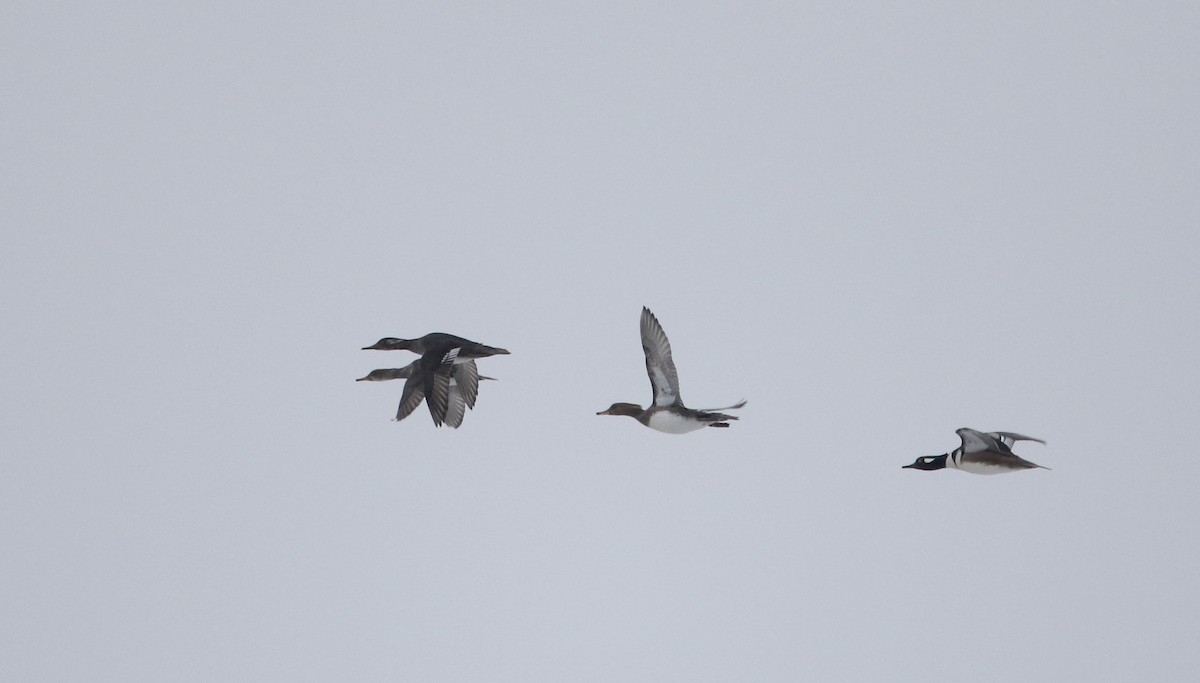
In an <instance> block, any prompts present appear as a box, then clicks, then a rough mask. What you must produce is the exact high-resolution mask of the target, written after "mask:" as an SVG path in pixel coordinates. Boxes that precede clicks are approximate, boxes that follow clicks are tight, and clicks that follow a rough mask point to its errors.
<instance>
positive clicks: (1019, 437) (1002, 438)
mask: <svg viewBox="0 0 1200 683" xmlns="http://www.w3.org/2000/svg"><path fill="white" fill-rule="evenodd" d="M987 435H988V436H990V437H992V438H993V439H996V440H997V441H999V442H1000V443H1001V444H1003V445H1004V448H1005V450H1007V451H1009V452H1011V451H1012V447H1013V444H1015V443H1016V442H1018V441H1036V442H1038V443H1046V442H1045V441H1042V440H1041V439H1038V438H1035V437H1032V436H1025V435H1023V434H1014V433H1012V432H988V433H987Z"/></svg>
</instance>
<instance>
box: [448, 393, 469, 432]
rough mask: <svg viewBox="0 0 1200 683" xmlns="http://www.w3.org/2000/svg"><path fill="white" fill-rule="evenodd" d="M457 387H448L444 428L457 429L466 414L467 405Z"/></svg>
mask: <svg viewBox="0 0 1200 683" xmlns="http://www.w3.org/2000/svg"><path fill="white" fill-rule="evenodd" d="M463 398H464V397H463V394H462V392H461V391H459V390H458V387H457V386H452V387H450V405H449V406H447V407H446V426H448V427H453V428H454V429H458V428H459V427H461V426H462V423H463V417H465V416H466V414H467V403H466V401H464V400H463Z"/></svg>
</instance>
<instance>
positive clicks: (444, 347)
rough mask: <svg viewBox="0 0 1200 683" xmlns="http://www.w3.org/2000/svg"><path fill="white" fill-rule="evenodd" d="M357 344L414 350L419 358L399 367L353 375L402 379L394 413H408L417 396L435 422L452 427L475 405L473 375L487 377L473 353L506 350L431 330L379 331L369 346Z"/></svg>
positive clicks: (492, 353)
mask: <svg viewBox="0 0 1200 683" xmlns="http://www.w3.org/2000/svg"><path fill="white" fill-rule="evenodd" d="M363 350H364V351H401V350H407V351H412V352H414V353H418V354H420V355H421V357H420V358H418V359H416V360H415V361H413V362H411V363H409V364H408V365H405V366H404V367H402V368H383V369H380V370H372V371H371V372H370V373H368V374H367V376H366V377H359V378H358V379H357V380H355V381H358V382H384V381H387V380H392V379H405V380H406V381H405V382H404V391H402V392H401V393H400V407H399V409H397V410H396V419H397V420H403V419H404V418H406V417H408V416H409V414H410V413H412V411H414V410H416V409H417V406H419V405H421V401H425V403H426V404H427V405H428V406H429V414H430V415H431V416H433V424H435V425H437V426H438V427H441V426H442V423H443V422H444V423H445V424H447V425H449V426H451V427H453V428H455V429H458V427H460V426H461V425H462V422H463V418H464V417H466V413H467V409H468V408H474V407H475V399H476V398H477V397H478V395H479V380H482V379H493V378H492V377H485V376H483V375H480V374H479V368H478V367H477V366H476V365H475V359H476V358H487V357H488V356H496V355H508V351H506V350H505V349H501V348H497V347H494V346H486V345H484V344H480V343H479V342H473V341H471V340H469V339H463V338H462V337H456V336H454V335H452V334H445V333H444V332H431V333H430V334H427V335H425V336H424V337H420V338H418V339H399V338H396V337H384V338H383V339H380V340H379V341H377V342H375V343H374V344H372V345H370V346H364V347H363Z"/></svg>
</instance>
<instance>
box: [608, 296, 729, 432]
mask: <svg viewBox="0 0 1200 683" xmlns="http://www.w3.org/2000/svg"><path fill="white" fill-rule="evenodd" d="M641 330H642V350H643V351H644V352H645V354H646V373H647V374H648V375H650V387H651V388H652V389H653V390H654V398H653V401H652V402H651V405H650V407H649V408H642V407H641V406H640V405H637V404H635V403H614V404H612V405H611V406H609V408H608V410H602V411H600V412H598V413H596V414H597V415H627V416H629V417H632V418H633V419H635V420H637V421H638V422H641V423H642V424H644V425H646V426H647V427H649V428H651V429H656V430H658V431H660V432H665V433H667V434H686V433H688V432H694V431H696V430H697V429H703V428H704V427H728V426H729V421H730V420H736V419H737V417H735V416H733V415H726V414H724V413H718V412H716V411H718V410H736V409H738V408H741V407H742V406H744V405H746V402H745V401H741V402H740V403H737V404H735V405H731V406H726V407H724V408H711V409H709V410H693V409H691V408H688V407H687V406H685V405H683V399H682V398H681V397H680V396H679V375H678V373H676V371H675V361H674V360H672V358H671V342H670V341H668V340H667V333H666V332H663V328H662V325H660V324H659V322H658V318H655V317H654V314H653V313H651V312H650V309H649V308H646V307H644V306H643V307H642V321H641Z"/></svg>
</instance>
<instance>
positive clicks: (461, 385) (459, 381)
mask: <svg viewBox="0 0 1200 683" xmlns="http://www.w3.org/2000/svg"><path fill="white" fill-rule="evenodd" d="M420 362H421V361H420V359H417V360H415V361H413V362H411V363H409V364H408V365H405V366H404V367H402V368H383V369H380V370H372V371H371V372H370V373H368V374H367V376H366V377H359V378H358V379H356V380H354V381H356V382H386V381H388V380H393V379H407V378H409V377H411V376H412V374H413V371H414V370H416V369H417V366H418V364H419V363H420ZM481 379H490V380H494V379H496V378H495V377H487V376H485V375H481V374H479V370H478V368H477V367H476V366H475V361H473V360H468V361H467V362H465V363H459V364H457V365H454V369H453V371H451V373H450V397H449V403H448V404H447V406H446V415H445V422H446V424H447V425H449V426H450V427H453V428H455V429H458V428H459V427H460V426H462V422H463V418H464V417H465V416H466V413H467V409H468V408H474V407H475V397H476V396H477V395H478V393H479V380H481ZM420 393H421V396H424V390H423V389H422V391H421V392H420ZM413 396H416V393H415V390H414V394H413V395H412V396H410V397H409V401H410V402H411V401H412V397H413ZM418 405H420V399H419V398H418V399H417V400H416V402H415V403H414V404H413V405H411V406H408V407H407V410H405V402H404V401H403V400H402V401H401V402H400V406H401V408H400V410H399V411H397V417H396V419H397V420H402V419H404V418H405V417H406V416H407V415H408V414H409V413H411V412H412V411H413V410H415V409H416V407H417V406H418ZM401 412H403V415H401V414H400V413H401ZM435 423H436V420H435Z"/></svg>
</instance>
